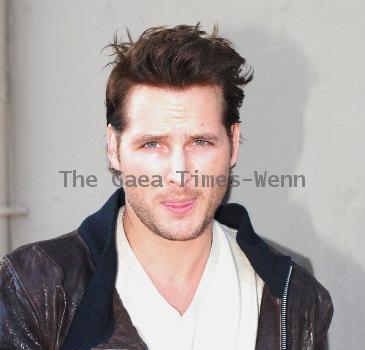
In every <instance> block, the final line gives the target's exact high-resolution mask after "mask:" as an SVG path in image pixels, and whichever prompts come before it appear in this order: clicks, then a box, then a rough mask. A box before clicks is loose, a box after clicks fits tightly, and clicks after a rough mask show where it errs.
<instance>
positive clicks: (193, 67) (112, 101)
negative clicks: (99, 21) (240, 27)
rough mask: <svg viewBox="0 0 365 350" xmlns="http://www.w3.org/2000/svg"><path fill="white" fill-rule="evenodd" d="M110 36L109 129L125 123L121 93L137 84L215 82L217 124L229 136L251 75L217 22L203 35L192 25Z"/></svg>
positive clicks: (174, 85)
mask: <svg viewBox="0 0 365 350" xmlns="http://www.w3.org/2000/svg"><path fill="white" fill-rule="evenodd" d="M127 33H128V37H129V42H121V41H119V40H118V37H117V36H115V37H114V42H113V43H111V44H110V45H108V46H107V47H109V48H112V50H113V55H114V60H113V61H112V62H111V63H110V65H112V66H113V69H112V72H111V74H110V76H109V79H108V82H107V87H106V100H105V106H106V120H107V125H108V124H109V123H110V124H111V126H112V127H113V128H114V130H115V131H117V132H118V133H122V131H123V129H124V128H125V126H126V123H127V121H126V113H125V112H126V110H125V106H126V97H127V95H128V92H129V91H130V89H131V88H132V87H133V86H135V85H138V84H144V85H151V86H158V87H172V88H181V89H184V88H187V87H191V86H193V85H202V86H203V85H217V86H218V87H220V88H221V91H222V97H223V101H224V103H223V120H222V122H223V124H224V126H225V128H226V131H227V134H228V135H229V136H231V132H230V131H231V125H232V124H233V123H239V122H240V116H239V108H240V107H241V105H242V102H243V99H244V91H243V86H244V85H246V84H247V83H248V82H250V81H251V80H252V79H253V70H252V69H251V67H248V66H247V64H246V60H245V58H243V57H242V56H240V55H239V54H238V52H237V51H236V50H235V49H234V48H233V47H232V43H231V42H230V41H229V40H227V39H224V38H222V37H220V36H218V26H217V25H215V26H214V28H213V33H212V34H210V35H208V34H207V33H206V32H204V31H202V30H201V29H200V23H198V24H197V25H195V26H189V25H178V26H176V27H173V28H168V27H166V26H159V27H152V28H149V29H147V30H145V31H144V32H143V33H142V34H141V36H140V37H139V38H138V40H137V41H135V42H133V40H132V38H131V35H130V33H129V31H128V30H127Z"/></svg>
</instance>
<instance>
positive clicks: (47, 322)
mask: <svg viewBox="0 0 365 350" xmlns="http://www.w3.org/2000/svg"><path fill="white" fill-rule="evenodd" d="M123 204H124V192H123V190H122V189H118V190H117V191H116V192H115V193H114V194H113V195H112V196H111V197H110V198H109V200H108V201H107V202H106V203H105V204H104V206H103V207H102V208H101V209H100V210H99V211H98V212H96V213H95V214H93V215H90V216H89V217H88V218H87V219H85V220H84V222H83V223H82V224H81V226H80V227H79V228H78V229H77V230H75V231H73V232H71V233H68V234H66V235H63V236H60V237H57V238H55V239H51V240H48V241H41V242H36V243H32V244H29V245H26V246H23V247H21V248H18V249H16V250H15V251H14V252H12V253H10V254H8V255H7V256H5V258H4V259H3V260H2V262H1V265H0V349H1V350H5V349H9V350H10V349H27V350H33V349H34V350H35V349H42V350H45V349H47V350H51V349H52V350H53V349H70V350H71V349H72V350H81V349H109V350H110V349H119V350H121V349H128V350H133V349H147V346H146V345H145V343H144V342H143V340H142V339H141V338H140V336H139V335H138V332H137V330H136V328H135V327H134V326H133V324H132V322H131V319H130V317H129V315H128V313H127V311H126V310H125V308H124V307H123V304H122V301H121V300H120V298H119V296H118V293H117V292H116V290H115V276H116V265H117V264H116V258H117V257H116V251H115V240H114V236H115V234H114V233H115V222H116V217H117V213H118V210H119V207H120V206H121V205H123ZM216 219H217V220H218V221H220V222H221V223H223V224H225V225H227V226H231V227H234V228H237V229H238V233H237V242H238V244H239V245H240V247H241V249H242V250H243V251H244V252H245V254H246V255H247V257H248V258H249V260H250V262H251V264H252V266H253V267H254V268H255V270H256V272H257V273H258V274H259V275H260V277H261V278H262V279H263V280H264V282H265V287H264V291H263V296H262V302H261V310H260V316H259V325H258V333H257V342H256V349H257V350H285V349H290V350H299V349H303V350H304V349H305V350H311V349H315V350H321V349H324V347H325V340H326V333H327V330H328V327H329V325H330V322H331V318H332V314H333V306H332V302H331V298H330V295H329V294H328V292H327V290H326V289H325V288H324V287H322V286H321V285H320V284H319V283H318V282H317V281H316V280H315V278H314V277H312V276H311V275H310V274H308V273H307V272H306V271H305V270H303V269H302V268H300V267H299V266H298V265H296V264H295V263H293V262H292V261H291V259H290V258H289V257H286V256H283V255H281V254H280V253H278V252H276V251H274V250H273V249H272V248H271V247H269V246H268V245H267V244H266V243H265V242H264V241H263V240H262V239H261V238H260V237H259V236H257V235H256V233H255V232H254V231H253V229H252V226H251V223H250V220H249V217H248V214H247V212H246V210H245V209H244V208H243V207H242V206H240V205H238V204H225V205H221V206H220V207H219V209H218V210H217V212H216ZM146 312H148V310H146ZM218 316H219V315H218ZM156 322H158V315H156ZM227 350H229V349H227ZM242 350H244V349H242Z"/></svg>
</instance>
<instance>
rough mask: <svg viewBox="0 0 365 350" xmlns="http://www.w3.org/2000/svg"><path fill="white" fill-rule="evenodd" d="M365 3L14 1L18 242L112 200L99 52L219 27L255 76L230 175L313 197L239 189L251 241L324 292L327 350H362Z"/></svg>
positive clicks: (235, 196) (68, 225)
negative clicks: (277, 252)
mask: <svg viewBox="0 0 365 350" xmlns="http://www.w3.org/2000/svg"><path fill="white" fill-rule="evenodd" d="M364 10H365V5H364V3H363V2H360V1H357V0H351V1H348V2H344V1H337V0H332V1H328V0H324V1H320V2H318V1H315V0H308V1H297V0H295V1H284V0H276V1H262V0H256V1H248V0H239V1H238V0H237V1H233V0H227V1H224V2H221V1H200V2H197V1H193V0H186V1H184V2H177V1H171V0H170V1H163V0H156V1H153V2H152V1H140V0H135V1H133V2H125V1H96V0H93V1H91V0H82V1H77V2H73V1H25V0H17V1H11V2H10V9H9V13H8V16H9V17H8V26H9V28H8V29H9V42H8V45H9V57H8V59H9V64H8V66H9V70H10V81H9V84H10V98H11V100H10V102H11V121H10V122H11V123H10V127H11V128H10V130H9V144H8V147H9V149H10V152H11V164H10V174H11V176H10V190H11V191H10V193H11V202H12V203H13V204H16V205H23V206H26V207H27V208H29V215H27V216H24V217H17V218H13V219H12V220H11V244H12V248H15V247H17V246H19V245H21V244H25V243H27V242H31V241H35V240H40V239H46V238H50V237H54V236H56V235H59V234H62V233H65V232H68V231H70V230H72V229H74V228H76V227H77V226H78V224H79V223H80V222H81V220H82V219H83V218H84V217H85V216H86V215H88V214H90V213H92V212H93V211H95V210H96V209H98V208H99V206H100V205H101V204H102V203H103V202H104V200H105V199H106V198H107V197H108V196H109V195H110V194H111V192H112V191H113V190H114V189H115V187H114V186H113V185H112V183H111V181H110V176H109V174H108V172H107V171H106V166H107V163H106V158H105V155H104V146H105V119H104V118H105V117H104V113H105V112H104V106H103V99H104V89H105V81H106V77H107V75H108V72H109V70H108V69H107V68H106V69H103V66H104V65H105V64H106V63H108V56H107V52H101V51H100V50H101V49H102V47H103V46H104V45H106V44H107V42H108V41H110V40H111V39H112V36H113V34H114V32H115V30H119V31H120V33H122V34H123V35H124V38H125V37H126V36H125V31H124V28H125V26H128V28H129V29H130V31H131V33H132V35H133V36H134V37H135V38H136V37H137V36H138V35H139V34H140V33H141V32H142V31H143V30H144V29H146V28H148V27H150V26H153V25H161V24H167V25H175V24H180V23H187V24H195V23H196V22H198V21H201V23H202V25H203V28H204V29H207V30H208V31H210V30H211V28H212V25H213V23H215V22H218V23H219V24H220V26H221V33H222V35H225V36H227V37H228V38H230V39H231V40H232V41H233V42H234V43H235V44H236V47H237V49H238V50H239V51H240V52H241V54H242V55H244V56H245V57H247V59H248V61H249V62H250V63H251V64H252V65H253V67H254V69H255V80H254V82H252V84H250V86H249V87H248V88H247V92H246V96H247V98H246V100H245V103H244V106H243V108H242V119H243V123H242V130H243V134H244V136H245V137H246V139H247V140H246V141H245V142H244V143H243V145H242V147H241V153H240V162H239V164H238V166H237V167H236V169H235V174H241V175H242V177H251V178H252V177H253V176H254V172H255V171H258V172H260V173H261V172H264V171H265V170H266V171H267V172H268V173H269V174H277V175H281V174H289V175H295V174H302V175H304V176H305V180H306V182H305V187H304V188H301V187H297V188H294V187H292V188H290V187H285V186H284V187H277V188H270V187H265V188H259V187H256V186H255V184H254V182H245V183H244V185H243V186H240V187H237V188H234V190H233V192H232V194H231V199H230V200H231V201H237V202H240V203H242V204H244V205H245V206H246V207H247V209H248V210H249V213H250V215H251V219H252V222H253V225H254V227H255V228H256V230H257V232H259V233H261V234H262V235H263V236H264V237H266V238H267V239H269V240H270V241H273V242H275V243H276V244H277V245H278V246H282V247H285V250H288V251H289V252H291V253H292V254H293V255H294V256H295V259H296V260H297V261H299V262H300V263H302V264H303V265H304V266H306V267H307V268H308V269H311V270H312V271H313V273H314V274H315V276H316V277H317V278H318V279H319V280H320V281H321V282H322V283H323V284H324V285H325V286H326V287H327V288H328V289H329V291H330V292H331V294H332V296H333V301H334V305H335V317H334V320H333V324H332V327H331V331H330V335H329V343H330V349H331V350H342V349H359V346H360V344H362V343H363V341H362V339H363V337H362V334H361V332H360V330H361V329H360V327H361V324H362V314H361V312H359V310H364V306H365V305H364V299H363V298H362V296H363V292H362V291H363V290H364V288H365V283H364V270H365V257H364V248H365V243H364V226H365V199H364V198H365V197H364V194H365V193H364V192H365V191H364V190H365V186H364V161H363V156H362V157H361V154H363V148H364V139H363V130H364V126H365V121H364V120H365V119H364V118H363V115H364V112H365V105H364V103H362V102H363V101H362V99H363V93H364V87H365V80H364V79H363V77H364V73H365V66H364V64H363V62H364V58H365V57H364V53H365V46H364V41H363V37H364V26H363V23H362V22H363V21H362V17H363V13H364ZM72 169H76V170H77V172H78V173H79V174H83V175H88V174H95V175H96V176H97V179H98V186H97V187H95V188H91V187H87V188H86V187H85V188H81V187H78V188H72V186H71V187H67V188H64V187H63V178H62V175H61V174H60V173H58V172H59V171H62V170H72Z"/></svg>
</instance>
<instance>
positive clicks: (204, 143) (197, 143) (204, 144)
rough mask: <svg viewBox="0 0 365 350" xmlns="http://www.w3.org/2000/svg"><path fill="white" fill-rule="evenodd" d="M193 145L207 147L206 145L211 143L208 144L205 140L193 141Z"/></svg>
mask: <svg viewBox="0 0 365 350" xmlns="http://www.w3.org/2000/svg"><path fill="white" fill-rule="evenodd" d="M195 144H196V145H197V146H208V145H210V144H211V143H210V142H208V141H206V140H196V141H195Z"/></svg>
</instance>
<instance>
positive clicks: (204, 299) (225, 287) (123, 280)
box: [116, 207, 264, 350]
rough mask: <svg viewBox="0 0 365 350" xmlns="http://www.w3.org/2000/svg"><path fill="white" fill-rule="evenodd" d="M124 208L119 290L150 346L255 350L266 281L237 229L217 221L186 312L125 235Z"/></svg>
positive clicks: (168, 349)
mask: <svg viewBox="0 0 365 350" xmlns="http://www.w3.org/2000/svg"><path fill="white" fill-rule="evenodd" d="M123 210H124V207H122V208H120V210H119V215H118V221H117V229H116V235H117V236H116V246H117V255H118V271H117V279H116V288H117V291H118V293H119V295H120V297H121V300H122V301H123V305H124V307H125V308H126V310H127V311H128V313H129V315H130V317H131V320H132V322H133V324H134V326H135V327H136V328H137V331H138V333H139V334H140V336H141V338H142V339H143V340H144V342H145V343H146V344H147V346H148V349H149V350H171V349H174V350H207V349H209V350H218V349H219V350H222V349H224V350H231V349H232V350H235V349H241V350H242V349H245V350H254V349H255V342H256V333H257V324H258V316H259V310H260V303H261V295H262V290H263V285H264V283H263V281H262V280H261V279H260V278H259V276H258V275H257V274H256V273H255V271H254V270H253V268H252V266H251V264H250V263H249V261H248V259H247V257H246V256H245V254H244V253H243V252H242V250H241V249H240V248H239V246H238V244H237V242H236V238H235V237H236V231H235V230H232V229H230V228H228V227H226V226H224V225H222V224H220V223H219V222H218V221H216V220H215V221H214V224H213V239H212V246H211V250H210V254H209V257H208V260H207V263H206V266H205V269H204V272H203V275H202V277H201V280H200V282H199V285H198V287H197V290H196V292H195V295H194V297H193V300H192V302H191V304H190V305H189V307H188V309H187V310H186V312H185V313H184V314H183V315H180V313H179V312H178V311H177V310H176V309H175V308H174V307H173V306H171V305H170V304H169V303H168V302H167V301H166V300H165V299H164V297H163V296H162V295H161V294H160V293H159V292H158V290H157V288H156V287H155V286H154V284H153V283H152V281H151V279H150V278H149V276H148V275H147V273H146V272H145V270H144V269H143V267H142V265H141V264H140V262H139V261H138V259H137V257H136V256H135V254H134V253H133V250H132V248H131V246H130V244H129V242H128V240H127V238H126V235H125V232H124V228H123V221H122V213H123Z"/></svg>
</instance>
